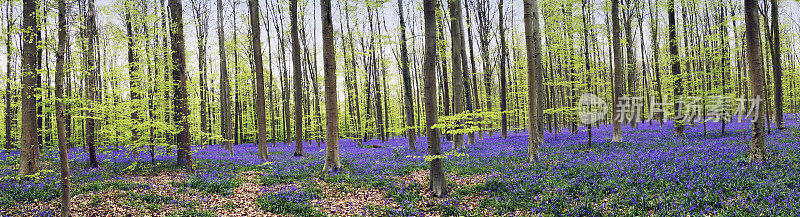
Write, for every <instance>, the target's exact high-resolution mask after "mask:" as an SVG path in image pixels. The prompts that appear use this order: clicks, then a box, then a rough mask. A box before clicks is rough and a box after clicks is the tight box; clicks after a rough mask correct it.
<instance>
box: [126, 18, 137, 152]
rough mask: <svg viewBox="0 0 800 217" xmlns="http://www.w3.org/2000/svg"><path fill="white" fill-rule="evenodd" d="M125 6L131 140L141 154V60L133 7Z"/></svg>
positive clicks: (134, 149)
mask: <svg viewBox="0 0 800 217" xmlns="http://www.w3.org/2000/svg"><path fill="white" fill-rule="evenodd" d="M126 4H131V2H127V3H126ZM125 7H126V8H125V28H126V30H127V32H128V76H129V79H130V81H128V82H129V83H128V86H129V87H130V94H131V101H133V103H132V104H133V105H132V108H131V120H132V121H133V126H132V127H131V128H130V129H131V133H132V134H133V137H132V138H131V140H132V142H133V155H134V156H139V139H141V135H140V133H139V130H138V129H136V126H137V125H138V122H139V121H140V120H139V105H138V104H137V103H138V101H139V99H140V98H141V97H140V96H139V75H137V73H138V71H139V60H138V57H137V56H136V54H135V52H134V51H133V49H134V48H133V47H134V46H136V39H135V37H136V36H135V35H134V33H133V24H132V22H133V21H132V20H131V10H133V7H130V6H128V5H126V6H125Z"/></svg>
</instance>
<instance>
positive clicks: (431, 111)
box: [422, 0, 446, 197]
mask: <svg viewBox="0 0 800 217" xmlns="http://www.w3.org/2000/svg"><path fill="white" fill-rule="evenodd" d="M422 10H423V14H424V20H425V60H424V63H423V65H422V67H423V68H422V73H423V74H424V83H425V85H424V86H425V87H424V91H425V131H426V135H427V137H428V155H430V156H431V157H432V158H433V159H432V160H431V161H430V163H429V167H430V170H429V171H430V174H429V176H428V177H430V181H429V183H428V187H429V188H430V190H431V192H432V193H433V195H434V196H436V197H441V196H443V195H444V194H445V189H444V185H445V183H446V182H445V180H444V168H443V166H442V158H441V157H442V155H441V154H442V147H441V145H440V144H439V142H440V141H439V130H438V129H436V128H433V125H436V124H437V123H438V122H439V121H438V117H437V115H438V114H437V110H438V108H437V107H438V106H437V103H436V96H437V94H436V62H437V61H436V58H438V57H437V55H436V41H437V39H436V2H435V1H434V0H423V1H422Z"/></svg>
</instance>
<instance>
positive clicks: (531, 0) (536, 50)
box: [523, 0, 544, 162]
mask: <svg viewBox="0 0 800 217" xmlns="http://www.w3.org/2000/svg"><path fill="white" fill-rule="evenodd" d="M523 8H524V9H523V10H524V22H525V48H526V53H527V59H528V102H529V106H528V114H527V115H528V161H530V162H535V161H539V159H540V158H541V153H540V151H539V146H540V145H541V144H542V143H543V142H544V140H543V139H542V131H541V129H540V128H541V113H542V111H541V110H542V107H541V104H540V99H541V91H542V90H541V89H542V86H541V84H542V48H541V41H540V36H539V5H538V2H537V0H525V1H524V6H523Z"/></svg>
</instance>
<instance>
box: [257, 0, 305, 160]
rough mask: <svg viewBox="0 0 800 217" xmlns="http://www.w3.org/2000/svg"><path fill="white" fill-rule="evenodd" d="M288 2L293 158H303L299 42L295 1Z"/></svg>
mask: <svg viewBox="0 0 800 217" xmlns="http://www.w3.org/2000/svg"><path fill="white" fill-rule="evenodd" d="M290 2H291V5H290V8H289V13H290V16H291V23H292V28H291V30H290V31H291V34H290V37H291V38H292V63H293V65H292V70H294V76H292V79H293V82H292V83H294V156H303V104H302V103H303V101H302V98H303V86H302V85H303V77H302V76H303V72H302V70H301V68H300V67H301V60H300V40H299V39H298V36H297V34H298V30H297V0H291V1H290ZM262 86H263V85H262ZM262 107H263V106H262Z"/></svg>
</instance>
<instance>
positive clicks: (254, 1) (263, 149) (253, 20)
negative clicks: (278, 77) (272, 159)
mask: <svg viewBox="0 0 800 217" xmlns="http://www.w3.org/2000/svg"><path fill="white" fill-rule="evenodd" d="M247 3H248V5H249V7H250V29H251V31H252V32H251V37H252V38H251V39H250V42H251V43H252V47H253V63H254V65H255V72H254V73H255V75H256V85H255V86H256V100H255V103H256V104H255V105H254V107H255V110H256V125H258V158H259V159H261V160H267V159H269V156H268V154H269V153H268V152H267V114H266V109H265V102H264V101H265V99H264V61H262V60H261V55H262V54H261V25H260V21H259V17H260V16H259V15H260V14H261V13H260V12H259V8H260V7H259V6H258V0H248V1H247Z"/></svg>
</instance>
